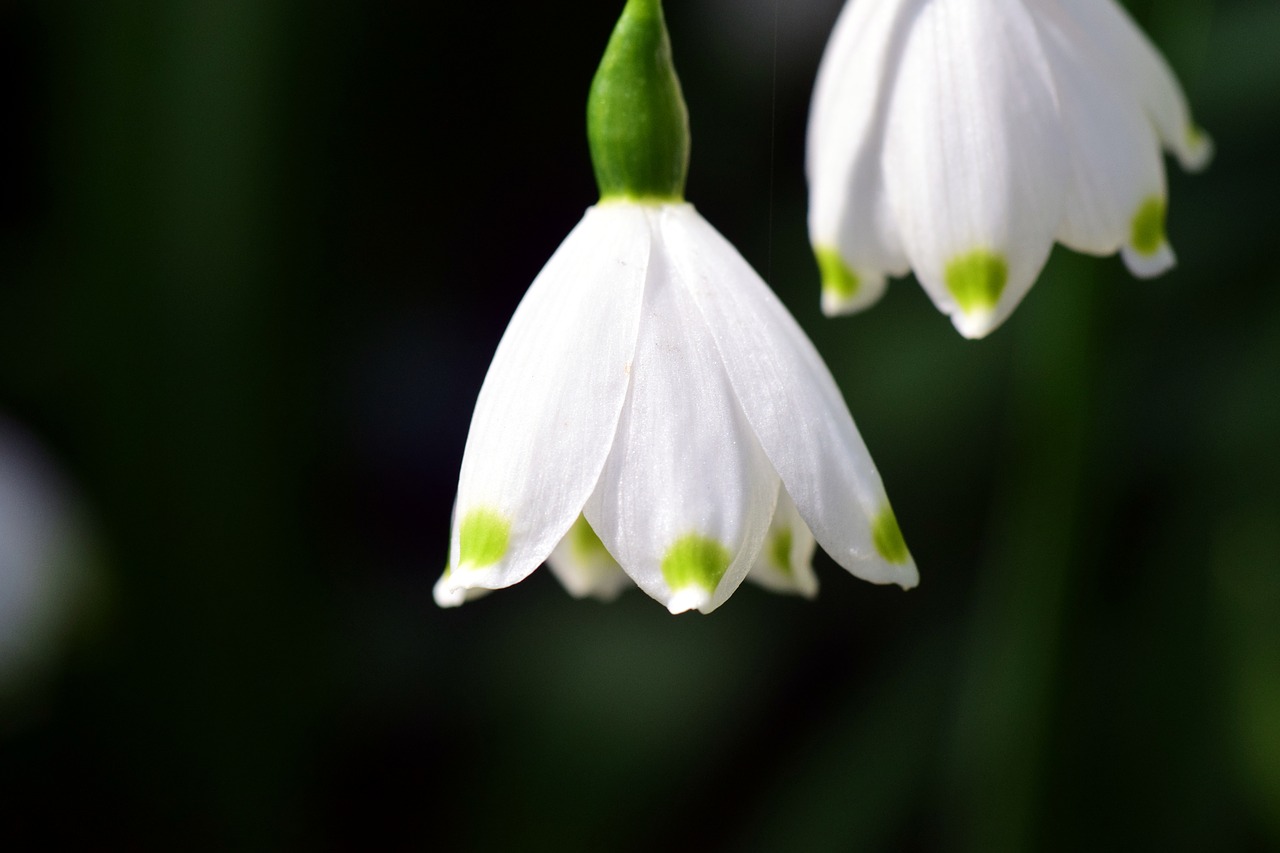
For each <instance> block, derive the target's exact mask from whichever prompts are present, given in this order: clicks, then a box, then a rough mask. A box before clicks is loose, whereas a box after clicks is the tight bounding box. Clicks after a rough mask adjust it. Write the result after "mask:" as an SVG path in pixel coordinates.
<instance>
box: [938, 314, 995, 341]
mask: <svg viewBox="0 0 1280 853" xmlns="http://www.w3.org/2000/svg"><path fill="white" fill-rule="evenodd" d="M1001 322H1003V321H1000V320H997V319H996V315H995V313H994V312H992V311H964V310H962V309H960V308H957V309H956V310H955V311H953V312H952V314H951V325H953V326H955V327H956V331H957V332H959V333H960V334H961V336H963V337H964V338H965V339H966V340H970V341H978V340H982V339H983V338H985V337H986V336H987V335H989V334H991V333H992V332H994V331H995V330H996V328H997V327H999V326H1000V324H1001Z"/></svg>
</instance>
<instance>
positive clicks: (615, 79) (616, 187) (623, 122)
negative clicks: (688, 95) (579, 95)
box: [587, 0, 689, 202]
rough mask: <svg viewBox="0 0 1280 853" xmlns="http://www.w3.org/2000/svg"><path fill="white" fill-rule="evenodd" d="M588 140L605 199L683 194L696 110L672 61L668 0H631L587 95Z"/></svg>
mask: <svg viewBox="0 0 1280 853" xmlns="http://www.w3.org/2000/svg"><path fill="white" fill-rule="evenodd" d="M587 142H588V143H589V144H590V146H591V164H592V166H593V167H594V168H595V173H596V183H597V184H598V185H599V187H600V199H601V201H607V200H611V199H627V200H633V201H654V202H667V201H683V200H684V185H685V178H686V176H687V175H688V173H689V113H688V110H687V109H686V108H685V103H684V96H683V95H682V94H681V92H680V80H679V78H677V77H676V69H675V65H674V64H673V63H672V61H671V39H670V38H669V37H668V35H667V24H666V21H665V19H664V18H663V15H662V0H628V2H627V5H626V8H624V9H623V10H622V17H621V18H619V19H618V23H617V26H615V27H614V29H613V35H612V36H611V37H610V38H609V46H608V47H606V48H605V51H604V58H603V59H601V60H600V67H599V69H597V70H596V76H595V79H593V80H592V81H591V93H590V95H589V96H588V97H587Z"/></svg>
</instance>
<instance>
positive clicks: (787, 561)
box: [769, 528, 791, 575]
mask: <svg viewBox="0 0 1280 853" xmlns="http://www.w3.org/2000/svg"><path fill="white" fill-rule="evenodd" d="M769 561H770V562H772V563H773V566H774V568H776V569H777V570H778V571H780V572H782V573H783V574H784V575H790V574H791V528H786V529H784V530H779V531H778V532H777V533H775V534H774V535H773V536H772V537H770V539H769Z"/></svg>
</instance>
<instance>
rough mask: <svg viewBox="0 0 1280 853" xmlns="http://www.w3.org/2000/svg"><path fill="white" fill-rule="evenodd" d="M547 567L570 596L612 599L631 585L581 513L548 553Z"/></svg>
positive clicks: (603, 599) (629, 579)
mask: <svg viewBox="0 0 1280 853" xmlns="http://www.w3.org/2000/svg"><path fill="white" fill-rule="evenodd" d="M547 566H548V568H550V569H551V573H552V574H554V575H555V576H556V578H557V579H558V580H559V581H560V583H561V584H563V585H564V588H565V589H567V590H568V591H569V594H570V595H572V596H573V597H574V598H588V597H590V598H598V599H600V600H601V601H613V600H614V599H615V598H617V597H618V595H619V594H620V593H621V592H622V591H623V590H624V589H626V588H627V587H628V586H630V585H631V578H629V577H627V573H626V572H624V571H622V566H619V565H618V561H617V560H615V559H613V555H612V554H610V553H609V549H607V548H605V547H604V543H603V542H601V541H600V537H599V536H597V535H596V532H595V531H594V530H592V529H591V525H590V524H589V523H588V522H587V520H586V518H584V517H582V516H579V517H578V520H577V521H575V522H574V523H573V527H571V528H569V532H568V533H567V534H566V535H565V537H564V539H561V540H560V544H559V545H557V546H556V547H555V550H554V551H552V552H551V556H550V557H549V558H547Z"/></svg>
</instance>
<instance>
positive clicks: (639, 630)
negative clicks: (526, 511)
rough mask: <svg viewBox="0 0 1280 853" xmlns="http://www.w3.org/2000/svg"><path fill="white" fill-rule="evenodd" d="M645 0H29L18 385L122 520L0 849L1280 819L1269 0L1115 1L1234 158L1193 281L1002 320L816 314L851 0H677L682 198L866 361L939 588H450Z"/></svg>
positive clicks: (1201, 226)
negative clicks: (628, 8) (500, 391)
mask: <svg viewBox="0 0 1280 853" xmlns="http://www.w3.org/2000/svg"><path fill="white" fill-rule="evenodd" d="M621 5H622V4H621V2H620V0H619V2H591V3H573V4H560V5H555V4H551V5H548V4H539V3H496V4H490V3H479V2H439V3H424V2H407V0H401V1H400V2H392V0H386V1H385V2H364V1H363V0H361V2H356V0H348V1H347V2H339V1H338V0H333V2H323V3H321V2H304V0H156V1H155V2H144V3H124V2H116V0H83V2H59V0H0V115H3V122H4V134H3V135H4V137H5V138H6V140H7V141H8V142H9V144H10V146H11V147H10V149H9V150H10V153H9V154H8V155H5V156H4V157H3V158H2V159H0V414H2V415H3V416H4V417H5V418H6V419H7V420H8V421H9V422H11V425H13V426H12V428H13V429H14V430H17V431H20V432H21V433H22V435H24V436H25V438H24V439H23V440H24V441H26V442H27V443H28V444H27V446H28V447H29V448H31V447H36V446H38V447H39V448H41V449H40V450H29V453H28V455H31V456H32V458H34V457H35V456H39V457H40V458H41V459H43V461H42V462H41V463H40V466H39V467H40V469H41V470H44V471H45V472H46V473H47V479H49V480H50V481H56V483H57V485H56V486H50V488H55V489H56V490H57V492H58V494H60V495H62V497H61V498H60V500H62V501H63V502H64V505H65V506H70V507H73V508H74V510H72V511H71V512H72V514H73V515H74V516H75V518H76V521H75V526H74V529H75V530H76V531H78V533H77V534H76V535H77V536H82V537H83V538H82V539H78V540H77V541H80V542H81V544H82V546H83V547H78V548H77V549H76V553H77V554H78V555H79V556H78V557H77V560H78V563H77V566H76V569H75V571H76V572H77V573H78V574H77V576H78V577H79V578H80V580H79V581H78V582H77V583H76V584H73V585H70V586H67V587H65V588H60V589H61V592H59V594H58V600H60V601H61V602H62V603H63V604H64V605H65V610H66V613H67V614H68V615H67V616H65V617H64V619H63V624H62V625H61V626H60V627H58V626H56V625H55V626H54V627H50V628H49V638H47V639H48V642H46V643H45V644H44V645H45V646H47V649H46V651H45V653H43V658H42V660H41V662H40V664H39V666H34V667H29V668H28V669H27V670H24V671H23V673H22V674H21V675H19V676H13V677H11V678H10V679H9V680H8V682H7V683H5V684H4V685H0V687H3V689H2V690H0V847H2V848H3V849H5V850H24V849H52V848H54V847H59V846H61V847H69V848H70V849H95V850H100V849H121V848H122V849H131V850H172V849H186V850H203V849H209V850H229V849H237V850H255V849H258V850H321V851H323V850H357V849H358V850H383V849H385V850H412V849H428V850H458V851H469V850H502V851H507V850H540V849H554V850H559V851H570V850H584V851H585V850H591V851H599V850H651V849H698V850H720V849H723V850H760V851H776V850H805V851H823V850H833V851H835V850H867V851H872V850H885V851H953V850H955V851H968V850H972V851H1001V850H1010V851H1014V850H1049V851H1053V850H1062V851H1074V850H1083V849H1093V850H1112V849H1114V850H1139V849H1160V850H1196V851H1200V850H1210V849H1212V850H1244V851H1254V850H1256V851H1264V850H1276V849H1280V449H1278V446H1277V445H1278V443H1280V287H1278V286H1277V285H1280V242H1278V235H1280V206H1278V205H1277V191H1278V189H1280V158H1277V151H1280V47H1277V46H1278V45H1280V5H1277V4H1276V3H1275V2H1274V0H1219V1H1218V2H1211V0H1159V2H1157V0H1140V2H1133V3H1130V4H1129V5H1130V8H1131V9H1132V11H1133V12H1134V14H1135V15H1136V16H1137V17H1138V18H1139V19H1140V20H1141V21H1142V22H1143V23H1144V25H1145V26H1146V27H1147V29H1148V32H1149V33H1150V34H1151V35H1152V37H1153V38H1154V40H1155V41H1156V42H1157V43H1158V44H1159V45H1160V47H1161V48H1162V49H1163V51H1164V52H1165V54H1166V55H1167V56H1168V58H1169V59H1170V62H1171V63H1172V65H1173V66H1174V67H1175V68H1176V70H1177V72H1178V73H1179V75H1180V77H1181V79H1182V80H1183V82H1184V84H1185V86H1186V89H1187V91H1188V94H1189V97H1190V100H1191V102H1192V104H1193V106H1194V108H1195V112H1196V114H1197V117H1198V119H1199V120H1200V121H1201V122H1202V123H1203V124H1204V125H1205V127H1207V128H1208V129H1209V130H1210V132H1211V133H1212V134H1213V135H1214V137H1215V138H1216V141H1217V147H1218V157H1217V159H1216V161H1215V162H1214V164H1213V165H1212V167H1211V168H1210V170H1209V171H1208V172H1207V173H1205V174H1203V175H1200V176H1195V177H1188V176H1185V175H1183V174H1181V173H1180V172H1179V171H1178V170H1177V167H1176V166H1175V165H1174V164H1172V163H1169V169H1170V186H1171V216H1170V221H1169V233H1170V237H1171V240H1172V242H1173V245H1174V246H1175V248H1176V250H1177V252H1178V255H1179V258H1180V266H1179V267H1178V268H1177V269H1176V270H1175V271H1174V272H1172V273H1171V274H1169V275H1166V276H1165V277H1163V278H1161V279H1159V280H1156V281H1150V282H1143V281H1135V280H1133V279H1131V278H1130V277H1129V276H1128V274H1127V273H1126V272H1125V271H1124V269H1123V268H1122V265H1121V264H1120V262H1119V261H1118V260H1117V259H1115V258H1109V259H1103V260H1098V259H1092V258H1084V257H1081V256H1077V255H1073V254H1071V253H1069V252H1064V251H1061V250H1058V251H1055V253H1054V256H1053V258H1052V259H1051V261H1050V263H1049V265H1048V268H1047V270H1046V271H1045V273H1044V275H1043V277H1042V278H1041V280H1040V282H1039V283H1038V284H1037V285H1036V287H1035V288H1034V289H1033V290H1032V292H1031V294H1030V295H1029V297H1028V298H1027V299H1026V301H1025V303H1024V304H1023V306H1022V307H1021V308H1020V309H1019V310H1018V312H1017V313H1016V314H1015V315H1014V316H1013V318H1012V320H1011V321H1010V322H1008V323H1007V324H1006V325H1005V326H1004V327H1002V328H1001V329H1000V330H999V331H997V332H996V333H995V334H993V335H992V336H991V337H990V338H989V339H987V340H985V341H981V342H966V341H963V340H961V339H960V337H959V336H958V335H956V334H955V333H954V332H953V331H952V329H951V326H950V324H949V323H948V322H947V321H946V319H945V318H943V317H942V316H941V315H939V314H938V313H937V312H936V311H935V310H934V309H933V308H932V306H931V305H930V303H929V302H928V300H927V299H926V297H925V296H924V294H923V293H922V291H921V290H920V289H919V287H917V286H916V285H915V284H914V283H913V282H911V281H901V282H897V283H895V284H893V285H892V286H891V288H890V290H889V293H888V295H887V296H886V298H885V299H884V301H883V303H882V304H880V305H878V306H877V307H876V308H875V309H874V310H872V311H870V312H869V313H866V314H863V315H859V316H856V317H853V318H845V319H840V320H836V321H828V320H825V319H822V318H821V317H820V316H819V313H818V309H817V302H818V299H817V294H818V278H817V272H816V269H815V268H814V264H813V262H812V260H811V258H810V256H809V254H808V249H807V245H806V235H805V224H804V223H805V213H804V211H805V188H804V180H803V169H802V153H803V143H804V124H805V118H806V113H807V108H808V98H809V93H810V88H811V84H812V79H813V76H814V72H815V70H816V67H817V63H818V59H819V56H820V53H821V49H822V46H823V44H824V41H825V38H826V35H827V33H828V32H829V30H830V27H831V24H832V22H833V21H834V19H835V16H836V14H837V12H838V7H839V3H838V0H785V2H774V1H773V0H671V2H669V3H668V7H669V8H668V19H669V22H670V27H671V30H672V33H673V39H674V43H675V54H676V60H677V65H678V68H679V70H680V72H681V76H682V79H683V83H684V89H685V94H686V97H687V100H688V103H689V108H690V112H691V117H692V118H691V120H692V129H693V134H694V148H693V152H694V153H693V165H692V171H691V175H690V180H689V197H690V199H691V200H692V201H693V202H694V203H695V204H697V205H698V207H699V209H700V210H701V211H702V212H703V214H704V215H706V217H707V218H708V219H709V220H710V221H711V222H713V223H714V224H716V225H717V226H718V227H719V228H720V229H721V231H723V233H724V234H725V235H727V236H728V237H729V238H730V239H731V240H732V241H733V242H734V243H735V244H736V245H737V246H738V247H739V248H740V249H741V251H742V252H743V254H744V255H745V256H746V257H747V258H748V260H750V261H751V262H752V263H753V264H754V265H755V266H756V267H757V269H759V270H760V271H761V272H762V274H764V275H766V277H767V278H768V279H769V280H770V281H771V282H772V283H773V284H774V286H775V288H776V290H777V291H778V293H779V294H780V296H781V297H782V299H783V301H784V302H786V304H787V305H788V306H789V307H790V308H791V310H792V311H793V312H794V313H795V314H796V316H797V317H798V319H799V320H800V322H801V324H802V325H803V326H804V327H805V328H806V330H807V331H808V332H809V333H810V335H811V336H812V337H813V339H814V341H815V343H816V344H817V346H818V348H819V349H820V350H821V351H822V353H823V355H824V356H825V357H826V358H827V360H828V362H829V364H830V365H831V368H832V370H833V371H834V373H835V374H836V377H837V379H838V381H839V383H840V385H841V387H842V389H843V390H844V392H845V394H846V396H847V399H848V401H849V404H850V407H851V409H852V410H853V412H854V416H855V418H856V419H857V421H858V423H859V426H860V428H861V430H862V433H863V436H864V438H865V439H866V441H867V443H868V445H869V446H870V448H871V450H872V452H873V454H874V456H875V459H876V461H877V463H878V465H879V468H880V471H881V474H882V475H883V477H884V480H885V482H886V484H887V486H888V488H889V491H890V494H891V495H892V497H893V499H894V504H895V507H896V509H897V514H898V518H899V519H900V521H901V525H902V528H903V530H904V533H905V535H906V537H907V541H908V543H909V545H910V546H911V548H912V550H913V552H914V554H915V557H916V560H917V562H918V563H919V566H920V569H921V574H922V576H923V582H922V584H921V585H920V587H919V588H918V589H916V590H914V591H912V592H910V593H903V592H901V591H899V590H897V589H896V588H878V587H873V586H871V585H869V584H865V583H862V582H860V581H857V580H855V579H854V578H852V577H850V576H848V575H847V574H845V573H844V572H843V571H841V570H839V569H838V567H836V566H835V565H834V564H833V563H832V562H831V561H830V560H829V559H828V558H827V557H826V556H825V555H820V556H819V558H818V561H817V570H818V574H819V577H820V580H821V582H822V591H821V593H820V595H819V597H818V598H817V600H816V601H813V602H805V601H800V600H795V599H791V598H784V597H777V596H773V595H770V594H767V593H764V592H762V591H760V590H759V589H757V588H755V587H747V586H744V587H743V588H742V589H741V590H740V591H739V592H738V593H737V594H735V595H734V597H733V598H732V599H731V600H730V601H729V602H728V604H726V605H725V606H724V607H723V608H721V609H720V610H719V611H717V612H716V613H714V614H712V615H711V616H705V617H704V616H700V615H697V614H692V615H685V616H681V617H671V616H669V615H668V614H667V613H666V611H665V610H664V609H663V608H662V607H661V606H659V605H657V604H656V603H654V602H653V601H651V600H649V599H648V598H646V597H645V596H644V595H643V594H641V593H639V592H638V591H631V592H629V593H628V594H626V595H625V596H624V597H623V598H622V600H620V601H619V602H617V603H615V604H612V605H601V604H597V603H594V602H575V601H573V600H571V599H570V598H569V597H568V596H567V595H566V594H565V593H564V592H563V591H562V590H561V589H560V588H559V587H558V585H557V584H556V583H555V581H554V579H553V578H551V577H550V575H549V574H548V573H546V572H538V573H535V575H534V576H533V577H532V578H530V579H529V580H527V581H526V582H524V583H522V584H520V585H519V586H517V587H515V588H512V589H510V590H507V591H504V592H501V593H499V594H495V595H492V596H489V597H488V598H486V599H484V600H481V601H478V602H475V603H472V604H469V605H467V606H466V607H464V608H461V609H459V610H455V611H442V610H439V609H437V608H436V607H435V605H434V604H433V603H432V600H431V594H430V593H431V585H432V583H433V582H434V580H435V579H436V577H437V575H438V573H439V571H440V569H441V568H442V565H443V562H444V559H445V552H446V540H447V535H448V530H447V527H448V519H449V513H450V507H451V504H452V500H453V490H454V485H455V482H456V477H457V472H458V466H459V461H460V458H461V453H462V447H463V442H464V440H465V436H466V430H467V426H468V422H469V419H470V415H471V407H472V405H473V403H474V400H475V396H476V393H477V391H478V389H479V386H480V382H481V380H482V378H483V376H484V372H485V369H486V367H487V365H488V360H489V358H490V356H491V355H492V353H493V350H494V348H495V346H496V344H497V341H498V338H499V336H500V335H501V333H502V330H503V328H504V327H505V324H506V322H507V319H508V318H509V317H510V315H511V312H512V311H513V309H514V308H515V306H516V303H517V302H518V300H519V299H520V297H521V295H522V293H523V291H524V289H525V287H526V286H527V285H528V283H529V282H530V281H531V280H532V278H533V277H534V275H535V274H536V273H537V271H538V270H539V268H540V267H541V266H542V264H543V263H544V262H545V260H546V259H547V258H548V257H549V256H550V254H551V252H552V251H553V250H554V249H555V247H556V246H557V245H558V244H559V242H560V240H561V239H562V238H563V237H564V235H565V234H567V233H568V231H569V230H570V228H571V227H572V226H573V225H574V224H575V222H576V221H577V220H578V219H579V217H580V216H581V214H582V211H583V209H584V208H585V207H586V206H587V205H589V204H591V203H592V202H593V201H594V185H593V179H592V174H591V169H590V165H589V162H588V157H587V148H586V142H585V134H584V128H583V114H584V104H585V96H586V91H587V86H588V84H589V81H590V79H591V75H592V73H593V71H594V68H595V65H596V62H597V61H598V59H599V55H600V53H601V51H602V49H603V46H604V43H605V41H606V39H607V37H608V34H609V32H610V29H611V27H612V24H613V21H614V19H615V17H616V15H617V13H618V11H619V9H620V8H621ZM55 472H56V473H55ZM8 545H11V543H5V542H0V550H3V549H5V548H6V547H7V546H8ZM51 624H52V623H51ZM42 642H43V641H42Z"/></svg>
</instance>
